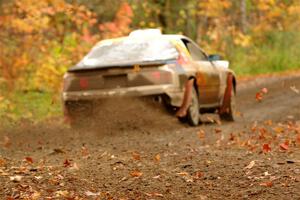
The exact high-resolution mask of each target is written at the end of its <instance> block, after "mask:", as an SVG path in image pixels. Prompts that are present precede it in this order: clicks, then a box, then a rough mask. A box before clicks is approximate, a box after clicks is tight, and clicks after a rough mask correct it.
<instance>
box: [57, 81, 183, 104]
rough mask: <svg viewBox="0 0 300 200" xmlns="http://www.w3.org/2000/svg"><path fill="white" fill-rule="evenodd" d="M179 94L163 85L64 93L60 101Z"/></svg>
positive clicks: (169, 85)
mask: <svg viewBox="0 0 300 200" xmlns="http://www.w3.org/2000/svg"><path fill="white" fill-rule="evenodd" d="M179 92H180V89H179V88H177V87H174V85H172V84H165V85H150V86H138V87H129V88H116V89H102V90H85V91H72V92H67V91H66V92H63V93H62V99H63V101H78V100H96V99H102V98H109V97H122V96H126V97H130V96H149V95H160V94H169V93H179Z"/></svg>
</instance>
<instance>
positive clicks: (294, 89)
mask: <svg viewBox="0 0 300 200" xmlns="http://www.w3.org/2000/svg"><path fill="white" fill-rule="evenodd" d="M290 89H291V90H292V91H293V92H295V93H296V94H299V93H300V92H299V90H298V89H297V88H296V86H291V87H290Z"/></svg>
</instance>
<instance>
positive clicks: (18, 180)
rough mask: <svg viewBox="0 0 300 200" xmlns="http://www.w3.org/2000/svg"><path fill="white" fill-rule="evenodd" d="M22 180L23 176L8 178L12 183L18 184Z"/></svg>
mask: <svg viewBox="0 0 300 200" xmlns="http://www.w3.org/2000/svg"><path fill="white" fill-rule="evenodd" d="M22 178H23V176H19V175H16V176H10V177H9V179H10V180H11V181H13V182H20V181H21V180H22Z"/></svg>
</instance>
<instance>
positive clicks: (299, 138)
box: [296, 133, 300, 144]
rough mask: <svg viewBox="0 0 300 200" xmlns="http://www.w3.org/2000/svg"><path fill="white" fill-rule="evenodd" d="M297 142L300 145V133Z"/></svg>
mask: <svg viewBox="0 0 300 200" xmlns="http://www.w3.org/2000/svg"><path fill="white" fill-rule="evenodd" d="M296 142H297V143H299V144H300V133H298V135H297V137H296Z"/></svg>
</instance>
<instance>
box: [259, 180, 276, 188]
mask: <svg viewBox="0 0 300 200" xmlns="http://www.w3.org/2000/svg"><path fill="white" fill-rule="evenodd" d="M259 185H261V186H265V187H272V186H273V183H272V182H271V181H268V182H263V183H261V184H259Z"/></svg>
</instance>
